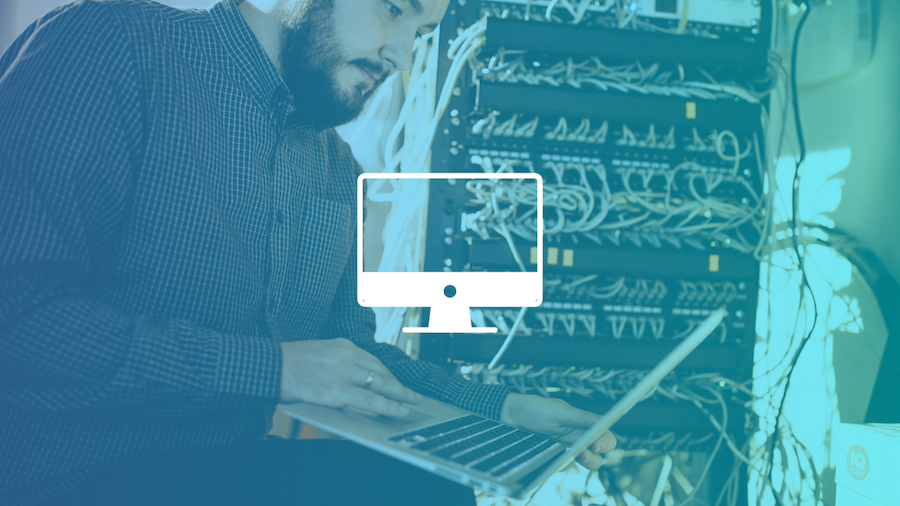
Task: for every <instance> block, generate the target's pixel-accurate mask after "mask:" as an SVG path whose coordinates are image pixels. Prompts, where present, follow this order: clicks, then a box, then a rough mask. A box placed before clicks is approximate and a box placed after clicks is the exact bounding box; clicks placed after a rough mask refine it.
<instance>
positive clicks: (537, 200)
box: [356, 172, 544, 333]
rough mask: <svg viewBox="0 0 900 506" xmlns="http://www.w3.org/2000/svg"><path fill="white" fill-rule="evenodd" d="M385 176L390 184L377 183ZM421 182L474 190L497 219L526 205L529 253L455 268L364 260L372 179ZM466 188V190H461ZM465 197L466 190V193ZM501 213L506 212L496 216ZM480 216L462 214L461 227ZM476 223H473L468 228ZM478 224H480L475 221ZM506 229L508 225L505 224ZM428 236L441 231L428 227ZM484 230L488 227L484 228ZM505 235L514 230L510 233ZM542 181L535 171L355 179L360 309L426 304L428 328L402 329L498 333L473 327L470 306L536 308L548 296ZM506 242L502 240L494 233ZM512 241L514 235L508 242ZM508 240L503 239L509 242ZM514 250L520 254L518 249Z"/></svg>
mask: <svg viewBox="0 0 900 506" xmlns="http://www.w3.org/2000/svg"><path fill="white" fill-rule="evenodd" d="M379 180H387V181H379ZM391 180H394V181H399V180H404V181H403V183H404V184H409V183H410V182H411V181H409V180H417V181H418V183H419V184H425V185H429V184H435V185H438V184H450V185H456V187H457V188H460V189H462V188H465V189H467V190H469V191H470V193H471V197H472V199H473V200H474V201H477V202H483V203H484V206H483V208H484V209H485V210H486V212H485V213H483V214H486V215H489V216H488V217H489V218H491V219H493V220H495V221H496V219H497V218H498V216H501V215H502V213H506V214H509V213H510V209H511V208H512V209H516V206H519V208H520V209H528V213H527V216H526V217H524V218H521V219H527V220H529V223H530V225H531V226H532V228H533V229H534V230H533V232H534V234H533V235H534V239H533V243H532V244H531V245H530V246H531V247H530V248H529V249H530V250H531V251H532V254H531V255H530V256H529V257H526V258H525V262H524V263H523V262H521V261H520V262H519V265H520V266H521V268H518V267H517V268H516V269H515V270H511V269H508V270H503V271H488V270H468V271H466V270H450V271H449V272H445V271H444V270H440V271H431V272H428V271H425V270H424V269H420V270H419V271H417V272H408V271H407V272H379V271H378V270H377V266H371V265H364V262H363V257H364V254H363V252H364V245H363V238H364V234H363V205H364V202H365V201H364V199H365V187H366V185H367V184H373V183H376V182H377V183H382V184H383V183H385V182H387V183H388V184H390V181H391ZM460 191H462V190H460ZM467 195H468V194H467ZM497 213H501V214H497ZM483 218H484V216H483V215H478V214H477V213H473V214H472V215H468V216H467V215H466V214H465V213H464V214H462V216H460V217H459V218H457V221H460V223H461V224H460V229H465V228H466V225H465V222H466V220H467V219H469V220H482V221H483V222H484V220H483ZM472 224H473V222H472V221H470V225H472ZM475 224H477V223H475ZM503 226H504V230H505V229H506V225H505V224H504V225H503ZM427 233H429V234H431V233H442V231H437V230H427ZM481 233H482V234H484V233H485V232H484V231H483V230H481ZM505 235H506V236H509V232H508V231H506V233H505ZM543 235H544V234H543V178H542V177H541V176H540V174H536V173H531V172H529V173H484V172H480V173H463V172H459V173H456V172H454V173H366V174H362V175H360V176H359V178H358V179H357V234H356V237H357V302H358V303H359V305H361V306H363V307H423V308H424V307H428V308H430V312H429V318H428V326H427V327H404V328H403V331H404V332H407V333H496V332H497V328H496V327H474V326H473V325H472V319H471V316H470V308H472V307H537V306H539V305H541V302H542V301H543V292H544V288H543V274H544V261H543V251H544V241H543ZM494 239H498V240H500V241H502V240H503V239H500V238H494ZM508 241H510V242H511V239H508ZM504 244H505V243H504ZM514 254H517V253H514Z"/></svg>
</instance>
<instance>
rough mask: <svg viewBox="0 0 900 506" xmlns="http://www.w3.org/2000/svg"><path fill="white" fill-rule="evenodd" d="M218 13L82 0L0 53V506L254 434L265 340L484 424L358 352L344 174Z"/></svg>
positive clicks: (413, 378)
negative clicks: (308, 347)
mask: <svg viewBox="0 0 900 506" xmlns="http://www.w3.org/2000/svg"><path fill="white" fill-rule="evenodd" d="M238 3H239V2H238V0H225V1H224V2H222V3H219V4H217V5H215V6H213V7H212V8H211V9H210V10H209V11H206V10H176V9H172V8H169V7H165V6H162V5H159V4H155V3H151V2H149V1H146V0H118V1H92V0H83V1H80V2H76V3H75V4H72V5H69V6H66V7H63V8H60V9H57V10H56V11H53V12H52V13H50V14H48V15H47V16H46V17H44V18H43V19H42V20H40V21H38V22H37V23H35V24H34V25H32V26H31V27H29V28H28V29H27V30H26V31H25V33H24V34H22V36H20V37H19V38H18V40H17V41H16V42H15V43H14V44H13V46H12V47H11V48H10V49H9V50H8V51H7V53H6V54H5V55H4V56H3V58H2V59H0V503H7V504H28V503H37V502H40V501H41V499H43V498H48V497H53V496H56V495H58V494H60V493H62V492H64V491H65V490H68V489H70V488H72V487H73V486H76V485H77V484H78V483H80V482H82V481H84V480H85V479H86V478H88V477H89V476H90V475H91V473H92V472H94V471H96V470H98V469H100V468H102V467H104V466H108V465H110V464H111V463H113V462H116V461H118V460H121V459H125V458H127V457H129V456H134V455H139V454H143V453H149V452H165V451H171V450H176V449H181V448H186V447H197V446H211V445H223V444H228V443H231V442H235V441H238V440H246V439H248V438H262V437H263V435H264V434H265V433H266V431H267V427H268V425H269V424H270V421H271V417H272V413H273V409H274V404H275V403H276V400H277V398H278V394H279V391H278V389H279V382H280V374H281V370H280V367H281V349H280V345H279V342H281V341H283V340H297V339H320V338H333V337H339V336H340V337H346V338H348V339H351V340H352V341H354V342H355V343H356V344H357V345H359V346H360V347H362V348H363V349H365V350H367V351H369V352H371V353H373V354H374V355H375V356H377V357H378V358H379V359H381V361H382V362H384V363H385V365H387V367H388V368H389V369H390V370H391V371H392V372H393V373H394V374H395V375H396V376H397V377H398V378H399V379H400V380H401V381H402V382H403V383H404V384H406V385H408V386H410V387H412V388H414V389H416V390H417V391H419V392H421V393H423V394H425V395H428V396H430V397H434V398H437V399H440V400H444V401H447V402H450V403H453V404H456V405H459V406H461V407H464V408H468V409H471V410H473V411H476V412H480V413H482V414H485V415H487V416H492V417H495V418H498V417H499V414H500V408H501V405H502V401H503V400H504V399H505V396H506V393H507V392H508V389H506V388H502V387H496V386H486V385H473V384H470V383H467V382H465V381H464V380H463V379H462V378H460V377H458V376H457V377H448V376H447V375H445V374H444V373H443V372H441V371H440V370H439V369H437V368H436V367H434V366H432V365H430V364H425V363H420V362H416V361H413V360H411V359H409V358H408V357H406V356H405V355H404V354H403V353H402V352H401V351H400V350H398V349H397V348H395V347H393V346H390V345H387V344H376V343H375V342H374V339H373V331H374V327H375V323H374V321H375V320H374V315H373V313H372V312H371V310H368V309H363V308H361V307H359V306H358V304H357V303H356V271H355V269H356V260H355V254H356V252H355V238H354V234H355V218H356V213H355V198H356V197H355V195H356V192H355V183H356V175H357V172H358V170H359V168H358V165H357V164H356V162H355V160H354V159H353V157H352V155H351V153H350V150H349V148H348V147H347V145H346V144H345V143H344V142H343V141H341V140H340V139H339V138H338V137H337V135H336V134H335V132H334V131H333V130H328V131H324V132H318V131H313V130H311V129H309V128H305V127H303V126H301V125H293V126H292V125H289V124H287V118H288V113H289V111H290V110H291V107H292V102H293V99H292V97H291V95H290V92H289V91H288V89H287V87H286V86H285V84H284V82H283V81H282V79H281V77H280V76H279V74H278V73H277V71H276V70H275V68H274V66H273V65H272V64H271V62H270V61H269V60H268V58H267V57H266V55H265V53H264V52H263V50H262V48H261V47H260V46H259V45H258V43H257V41H256V39H255V37H254V36H253V33H252V32H251V31H250V30H249V28H248V27H247V25H246V24H245V23H244V21H243V18H242V17H241V15H240V13H239V12H238V10H237V5H238ZM299 113H300V115H299V116H300V117H302V111H299ZM291 117H294V116H291Z"/></svg>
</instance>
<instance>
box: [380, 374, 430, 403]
mask: <svg viewBox="0 0 900 506" xmlns="http://www.w3.org/2000/svg"><path fill="white" fill-rule="evenodd" d="M373 372H374V371H373ZM368 390H370V391H372V392H374V393H377V394H381V395H383V396H384V397H386V398H388V399H392V400H395V401H399V402H407V403H410V404H419V403H420V402H422V396H421V395H419V394H417V393H416V392H414V391H412V390H410V389H409V388H406V387H405V386H403V384H401V383H400V382H399V381H397V379H396V378H394V377H393V376H390V375H386V374H381V373H375V376H374V378H372V383H370V384H369V386H368Z"/></svg>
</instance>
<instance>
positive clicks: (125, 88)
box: [0, 2, 281, 418]
mask: <svg viewBox="0 0 900 506" xmlns="http://www.w3.org/2000/svg"><path fill="white" fill-rule="evenodd" d="M98 27H103V28H102V29H99V28H98ZM136 62H137V54H136V48H135V45H134V44H133V43H132V41H131V40H130V39H129V31H128V30H126V29H124V28H123V25H122V24H121V23H120V20H119V19H118V18H117V17H116V15H115V14H114V13H113V12H112V11H111V10H110V9H109V8H107V5H106V4H102V3H96V2H91V3H83V4H80V5H75V6H68V7H65V8H63V9H60V10H57V11H55V12H54V13H52V14H51V15H49V16H48V17H47V18H45V19H44V20H43V21H42V22H40V23H39V24H37V25H35V26H33V27H32V28H30V29H29V30H28V31H26V33H25V34H24V35H23V36H22V37H20V38H19V40H17V41H16V43H15V44H14V45H13V47H12V48H11V49H10V50H9V51H8V52H7V54H6V55H5V56H4V57H3V59H2V60H0V216H2V225H0V348H2V349H0V402H3V403H7V404H12V405H17V406H20V407H23V408H27V409H33V410H47V411H56V412H59V411H68V410H91V411H94V412H96V411H97V410H100V409H108V410H109V413H110V414H113V415H114V416H160V417H166V418H176V417H188V416H191V415H192V414H193V413H196V412H199V411H203V410H211V409H234V408H239V407H243V406H249V405H258V404H261V403H263V402H274V401H275V399H276V398H277V395H278V388H279V383H278V382H279V375H280V367H281V355H280V353H281V350H280V348H279V347H278V345H277V344H276V343H273V342H269V341H266V340H263V339H248V338H246V337H243V336H233V335H226V334H222V333H219V332H214V331H211V330H208V329H204V328H200V327H197V326H195V325H192V324H191V323H189V322H186V321H178V320H165V319H156V318H151V317H148V316H134V315H126V314H123V313H122V312H120V311H117V310H116V309H115V308H113V307H112V306H110V305H109V304H107V303H106V302H105V301H104V299H103V295H102V290H101V288H100V287H99V286H97V281H96V278H97V272H99V270H100V268H101V266H102V263H103V258H104V254H105V253H106V252H107V251H108V249H109V248H110V247H111V246H112V245H113V243H114V241H115V240H116V238H117V233H118V232H119V231H120V229H121V226H122V224H123V222H124V220H126V219H127V217H128V215H129V212H130V207H131V205H132V203H131V201H130V197H131V195H132V191H133V183H134V179H135V178H136V177H137V172H136V171H137V168H138V166H139V163H140V159H141V157H142V156H143V155H144V153H143V151H142V149H143V146H144V145H145V142H146V135H147V129H146V128H145V126H146V120H147V117H146V116H147V114H148V111H149V110H150V109H151V108H152V104H150V103H149V99H148V97H147V95H148V93H147V90H144V89H142V88H141V86H140V80H139V77H140V72H141V71H142V70H141V69H140V68H139V67H138V65H137V63H136Z"/></svg>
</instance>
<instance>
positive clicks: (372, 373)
mask: <svg viewBox="0 0 900 506" xmlns="http://www.w3.org/2000/svg"><path fill="white" fill-rule="evenodd" d="M373 381H375V371H369V377H368V378H366V384H365V385H363V388H369V385H371V384H372V382H373Z"/></svg>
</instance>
